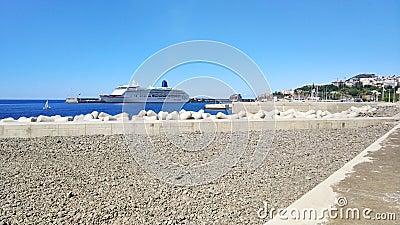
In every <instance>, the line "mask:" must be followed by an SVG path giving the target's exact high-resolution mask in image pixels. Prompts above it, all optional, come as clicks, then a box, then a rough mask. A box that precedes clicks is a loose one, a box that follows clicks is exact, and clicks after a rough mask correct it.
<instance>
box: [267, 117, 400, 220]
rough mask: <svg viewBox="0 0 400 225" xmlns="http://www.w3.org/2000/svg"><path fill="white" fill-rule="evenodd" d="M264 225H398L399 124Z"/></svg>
mask: <svg viewBox="0 0 400 225" xmlns="http://www.w3.org/2000/svg"><path fill="white" fill-rule="evenodd" d="M310 209H312V210H315V212H316V215H317V216H316V217H317V218H315V217H314V215H312V214H311V213H310V211H311V210H310ZM326 209H329V210H331V211H329V210H326ZM297 210H298V211H297ZM324 210H325V212H328V211H329V212H330V215H328V213H324ZM298 212H299V213H298ZM304 212H305V213H304ZM357 212H359V216H357ZM291 215H293V216H291ZM297 215H300V216H298V217H297V218H296V216H297ZM304 215H306V216H304ZM310 215H311V217H310ZM304 217H307V218H304ZM358 217H359V219H358ZM266 224H329V225H331V224H334V225H337V224H400V124H398V125H397V126H395V127H394V128H393V129H392V130H391V131H389V132H388V133H387V134H385V135H384V136H382V137H381V138H379V139H378V140H377V141H376V142H375V143H373V144H372V145H371V146H369V147H368V148H367V149H365V150H364V151H363V152H361V153H360V154H359V155H358V156H357V157H355V158H354V159H353V160H351V161H349V162H348V163H347V164H345V165H344V166H343V167H342V168H341V169H339V170H338V171H336V172H335V173H334V174H332V175H331V176H330V177H329V178H327V179H326V180H325V181H323V182H322V183H320V184H319V185H317V186H316V187H315V188H314V189H312V190H311V191H309V192H308V193H307V194H305V195H304V196H302V197H301V198H300V199H298V200H297V201H296V202H294V203H293V204H292V205H290V206H289V207H288V208H287V212H286V214H285V216H279V215H275V216H274V217H273V219H272V220H270V221H268V222H267V223H266Z"/></svg>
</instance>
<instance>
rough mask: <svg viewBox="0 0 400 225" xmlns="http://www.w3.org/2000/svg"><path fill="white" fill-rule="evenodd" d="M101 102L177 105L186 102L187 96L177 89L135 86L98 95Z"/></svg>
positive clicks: (119, 88) (164, 84)
mask: <svg viewBox="0 0 400 225" xmlns="http://www.w3.org/2000/svg"><path fill="white" fill-rule="evenodd" d="M100 100H101V102H108V103H177V102H188V101H189V95H188V94H187V93H186V92H184V91H182V90H178V89H174V88H169V87H168V85H167V82H166V81H163V87H160V88H148V89H142V88H140V87H139V86H137V85H134V86H127V85H125V86H119V87H117V88H116V89H115V90H114V91H113V93H111V94H110V95H100Z"/></svg>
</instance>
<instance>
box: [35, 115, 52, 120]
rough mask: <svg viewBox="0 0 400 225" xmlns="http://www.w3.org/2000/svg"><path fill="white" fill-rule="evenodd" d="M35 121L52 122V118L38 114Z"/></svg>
mask: <svg viewBox="0 0 400 225" xmlns="http://www.w3.org/2000/svg"><path fill="white" fill-rule="evenodd" d="M36 121H37V122H54V118H52V117H50V116H43V115H40V116H38V118H37V120H36Z"/></svg>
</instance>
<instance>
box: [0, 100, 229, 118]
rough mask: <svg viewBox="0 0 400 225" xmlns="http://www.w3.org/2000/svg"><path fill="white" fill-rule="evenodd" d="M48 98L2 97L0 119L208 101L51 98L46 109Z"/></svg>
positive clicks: (194, 105)
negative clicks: (68, 100) (113, 101)
mask: <svg viewBox="0 0 400 225" xmlns="http://www.w3.org/2000/svg"><path fill="white" fill-rule="evenodd" d="M45 102H46V100H19V99H18V100H13V99H10V100H9V99H0V119H3V118H7V117H12V118H14V119H18V118H20V117H22V116H25V117H38V116H39V115H46V116H54V115H60V116H75V115H79V114H87V113H91V112H93V111H98V112H105V113H108V114H110V115H116V114H118V113H121V112H122V110H123V109H124V111H125V112H128V113H129V114H130V115H133V114H137V113H138V112H139V111H140V110H142V109H143V108H144V109H145V110H150V109H151V110H153V111H155V112H157V113H158V112H159V111H160V110H163V111H167V112H172V111H174V110H176V111H179V110H180V109H182V108H183V109H185V110H188V111H189V110H191V111H198V110H200V109H204V106H205V105H206V104H208V103H204V102H189V103H185V104H162V103H147V104H146V105H143V104H129V105H128V106H125V107H123V104H122V103H117V104H111V103H79V104H67V103H65V100H49V105H50V107H51V109H49V110H44V109H43V106H44V104H45ZM205 112H208V113H211V114H216V113H217V112H224V113H230V111H227V110H218V111H217V110H205Z"/></svg>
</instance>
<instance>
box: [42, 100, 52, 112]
mask: <svg viewBox="0 0 400 225" xmlns="http://www.w3.org/2000/svg"><path fill="white" fill-rule="evenodd" d="M43 109H46V110H47V109H51V107H50V106H49V100H47V101H46V104H44V106H43Z"/></svg>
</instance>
